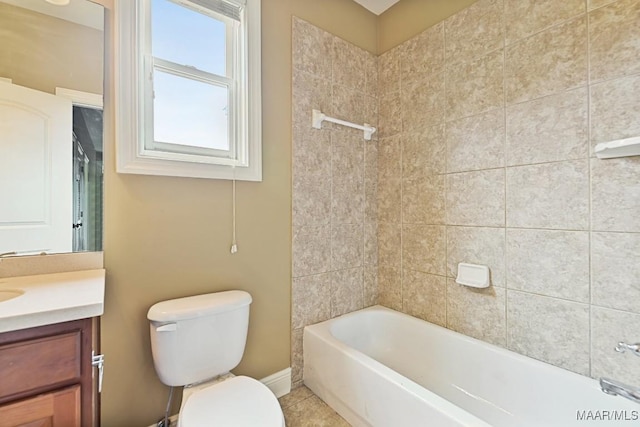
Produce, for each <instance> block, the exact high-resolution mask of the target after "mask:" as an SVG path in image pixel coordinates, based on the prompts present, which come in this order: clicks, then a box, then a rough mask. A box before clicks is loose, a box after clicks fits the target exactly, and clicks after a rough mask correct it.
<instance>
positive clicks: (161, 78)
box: [153, 70, 229, 151]
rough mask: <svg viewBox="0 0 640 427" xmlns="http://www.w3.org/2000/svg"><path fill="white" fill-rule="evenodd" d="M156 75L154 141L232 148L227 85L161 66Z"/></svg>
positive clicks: (154, 82)
mask: <svg viewBox="0 0 640 427" xmlns="http://www.w3.org/2000/svg"><path fill="white" fill-rule="evenodd" d="M153 77H154V78H153V80H154V81H153V89H154V105H153V114H154V118H153V126H154V129H153V132H154V139H155V141H157V142H164V143H169V144H178V145H189V146H194V147H201V148H212V149H217V150H227V151H228V150H229V118H228V111H229V93H228V89H227V88H226V87H223V86H217V85H213V84H209V83H204V82H201V81H198V80H191V79H186V78H183V77H178V76H175V75H173V74H169V73H165V72H162V71H159V70H155V71H154V76H153Z"/></svg>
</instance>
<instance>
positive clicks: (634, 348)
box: [614, 341, 640, 357]
mask: <svg viewBox="0 0 640 427" xmlns="http://www.w3.org/2000/svg"><path fill="white" fill-rule="evenodd" d="M614 350H615V351H617V352H618V353H624V352H625V351H630V352H631V353H632V354H635V355H636V356H638V357H640V343H635V344H627V343H626V342H624V341H620V342H619V343H618V345H616V347H615V349H614Z"/></svg>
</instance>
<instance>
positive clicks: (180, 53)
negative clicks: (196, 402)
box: [151, 0, 227, 76]
mask: <svg viewBox="0 0 640 427" xmlns="http://www.w3.org/2000/svg"><path fill="white" fill-rule="evenodd" d="M151 10H152V18H151V19H152V26H151V28H152V54H153V56H154V57H156V58H161V59H164V60H167V61H171V62H174V63H176V64H180V65H186V66H190V67H196V68H198V69H199V70H202V71H207V72H209V73H214V74H217V75H220V76H226V75H227V69H226V68H227V67H226V49H227V47H226V44H227V40H226V25H225V23H224V22H223V21H221V20H218V19H215V18H213V17H212V16H210V15H205V14H202V13H200V12H196V11H195V10H193V9H189V8H187V7H184V6H179V5H177V4H175V3H173V2H171V1H169V0H153V2H152V9H151Z"/></svg>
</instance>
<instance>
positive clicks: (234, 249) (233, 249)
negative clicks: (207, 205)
mask: <svg viewBox="0 0 640 427" xmlns="http://www.w3.org/2000/svg"><path fill="white" fill-rule="evenodd" d="M235 175H236V170H235V168H234V169H233V181H232V183H231V186H232V187H231V188H232V194H233V200H232V204H233V238H232V240H231V253H232V254H235V253H236V252H238V244H237V243H236V177H235Z"/></svg>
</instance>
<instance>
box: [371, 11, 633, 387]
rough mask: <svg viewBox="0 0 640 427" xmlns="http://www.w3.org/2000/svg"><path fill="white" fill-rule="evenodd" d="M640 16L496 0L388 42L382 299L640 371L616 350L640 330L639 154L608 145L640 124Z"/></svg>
mask: <svg viewBox="0 0 640 427" xmlns="http://www.w3.org/2000/svg"><path fill="white" fill-rule="evenodd" d="M587 22H588V25H587ZM638 22H640V1H638V0H618V1H613V2H611V1H607V2H602V1H594V0H592V1H589V2H584V1H582V0H576V1H567V2H556V1H538V0H531V1H528V0H480V1H478V2H476V3H474V4H473V5H472V6H471V7H469V8H468V9H465V10H463V11H461V12H459V13H457V14H455V15H453V16H452V17H450V18H448V19H447V20H445V21H444V22H443V23H439V24H438V25H436V26H433V27H431V28H430V29H429V30H427V31H425V32H423V33H421V34H420V35H418V36H416V37H415V38H412V39H411V40H409V41H407V42H406V43H403V44H402V45H400V46H398V47H396V48H394V49H392V50H390V51H388V52H387V53H385V54H384V55H382V56H381V57H380V58H379V63H380V74H379V79H380V82H381V86H380V93H379V97H380V100H381V104H380V117H379V126H380V138H381V139H380V142H379V147H378V152H379V159H380V162H379V165H378V166H379V169H378V174H379V182H378V195H379V204H378V219H379V229H378V239H379V241H378V245H379V254H378V255H379V256H378V263H379V265H380V268H379V272H378V279H379V289H380V295H379V297H380V301H381V303H383V304H384V305H387V306H390V307H392V308H395V309H398V310H402V311H405V312H407V313H409V314H411V315H414V316H417V317H421V318H423V319H427V320H429V321H431V322H434V323H437V324H440V325H442V326H446V327H448V328H450V329H453V330H456V331H459V332H462V333H463V334H466V335H470V336H473V337H475V338H479V339H481V340H484V341H488V342H491V343H493V344H497V345H499V346H503V347H506V348H509V349H511V350H513V351H516V352H519V353H522V354H525V355H527V356H530V357H533V358H537V359H540V360H543V361H546V362H548V363H551V364H554V365H557V366H561V367H563V368H565V369H569V370H572V371H575V372H578V373H580V374H584V375H590V376H593V377H599V376H611V377H613V378H616V377H625V376H626V377H633V376H636V377H637V376H638V375H640V365H633V366H631V365H630V364H629V359H628V358H625V357H624V356H621V355H619V354H617V353H615V352H614V351H613V347H614V346H615V345H616V343H617V342H618V341H619V340H625V341H626V340H631V341H633V340H636V339H637V332H638V330H640V304H639V301H640V290H639V289H638V286H637V285H638V275H639V274H640V267H639V266H640V251H639V248H640V215H638V213H639V212H640V181H639V180H638V177H639V176H640V158H638V157H629V158H622V159H614V160H599V159H597V158H595V157H594V156H593V151H592V150H593V147H594V146H595V145H596V144H597V143H599V142H605V141H610V140H615V139H619V138H626V137H632V136H637V135H639V134H640V122H639V121H638V120H637V119H632V118H637V117H639V116H640V26H638ZM503 29H504V30H503ZM445 40H446V43H445ZM383 106H384V107H383ZM400 171H402V172H400ZM459 262H471V263H478V264H486V265H488V266H489V267H490V269H491V275H492V286H491V287H490V288H488V289H485V290H473V289H470V288H466V287H463V286H460V285H457V284H456V283H455V281H454V278H455V276H456V272H457V264H458V263H459Z"/></svg>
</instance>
